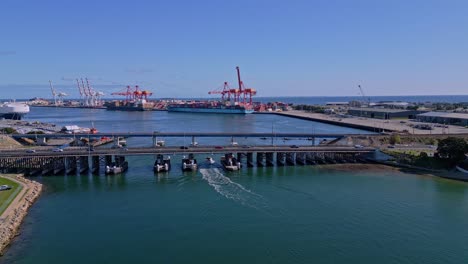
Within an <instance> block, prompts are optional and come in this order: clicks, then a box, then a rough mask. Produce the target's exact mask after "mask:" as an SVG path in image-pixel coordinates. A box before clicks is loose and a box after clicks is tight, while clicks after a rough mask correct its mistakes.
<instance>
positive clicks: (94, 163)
mask: <svg viewBox="0 0 468 264" xmlns="http://www.w3.org/2000/svg"><path fill="white" fill-rule="evenodd" d="M99 168H100V164H99V156H92V157H91V172H92V173H97V174H99Z"/></svg>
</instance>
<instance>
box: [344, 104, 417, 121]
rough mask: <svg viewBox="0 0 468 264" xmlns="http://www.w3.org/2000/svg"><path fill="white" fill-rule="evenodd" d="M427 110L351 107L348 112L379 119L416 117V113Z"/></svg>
mask: <svg viewBox="0 0 468 264" xmlns="http://www.w3.org/2000/svg"><path fill="white" fill-rule="evenodd" d="M424 112H425V111H417V110H404V109H389V108H369V107H361V108H350V109H348V114H350V115H353V116H362V117H368V118H378V119H392V118H408V119H414V118H416V115H418V114H421V113H424Z"/></svg>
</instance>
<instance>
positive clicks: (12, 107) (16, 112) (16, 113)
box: [0, 102, 29, 120]
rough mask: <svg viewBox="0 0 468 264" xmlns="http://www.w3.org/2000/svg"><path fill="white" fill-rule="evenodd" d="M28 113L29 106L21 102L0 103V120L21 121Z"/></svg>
mask: <svg viewBox="0 0 468 264" xmlns="http://www.w3.org/2000/svg"><path fill="white" fill-rule="evenodd" d="M27 113H29V105H27V104H25V103H22V102H7V103H0V118H5V119H15V120H21V118H22V117H23V116H24V115H25V114H27Z"/></svg>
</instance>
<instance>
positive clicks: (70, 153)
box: [0, 145, 374, 175]
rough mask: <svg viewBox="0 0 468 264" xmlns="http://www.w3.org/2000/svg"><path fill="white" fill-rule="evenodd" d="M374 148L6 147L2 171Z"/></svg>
mask: <svg viewBox="0 0 468 264" xmlns="http://www.w3.org/2000/svg"><path fill="white" fill-rule="evenodd" d="M372 152H374V149H373V148H366V147H359V148H355V147H336V146H295V145H293V146H291V147H288V146H244V147H239V146H228V147H221V146H197V147H190V148H188V147H134V148H116V149H112V148H110V149H104V148H102V149H95V150H94V151H91V149H89V148H70V149H65V150H63V151H61V152H54V151H52V149H50V148H37V149H36V152H34V153H30V152H27V151H26V150H24V149H23V150H18V149H16V150H4V151H2V152H1V153H0V171H2V172H16V173H25V174H27V175H35V174H42V175H48V174H79V173H84V172H87V171H88V170H91V171H92V172H93V173H99V172H100V171H102V168H103V167H106V166H110V165H112V164H115V163H120V164H123V163H126V161H125V157H127V156H138V155H140V156H141V155H152V156H155V155H157V154H163V155H176V154H180V155H190V154H192V155H197V154H205V155H206V154H215V153H218V154H222V155H223V154H224V155H231V156H236V157H237V160H238V161H239V162H242V161H243V160H244V161H245V164H246V165H247V167H253V166H259V167H266V166H274V165H275V164H276V165H277V166H286V165H309V164H310V165H313V164H317V163H321V164H322V163H337V162H358V161H362V160H363V158H362V157H363V156H364V155H366V154H369V153H372Z"/></svg>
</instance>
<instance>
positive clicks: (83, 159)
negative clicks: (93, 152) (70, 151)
mask: <svg viewBox="0 0 468 264" xmlns="http://www.w3.org/2000/svg"><path fill="white" fill-rule="evenodd" d="M79 165H80V166H79V167H80V173H84V172H87V171H88V170H89V160H88V156H80V158H79Z"/></svg>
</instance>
